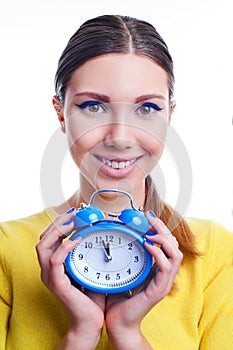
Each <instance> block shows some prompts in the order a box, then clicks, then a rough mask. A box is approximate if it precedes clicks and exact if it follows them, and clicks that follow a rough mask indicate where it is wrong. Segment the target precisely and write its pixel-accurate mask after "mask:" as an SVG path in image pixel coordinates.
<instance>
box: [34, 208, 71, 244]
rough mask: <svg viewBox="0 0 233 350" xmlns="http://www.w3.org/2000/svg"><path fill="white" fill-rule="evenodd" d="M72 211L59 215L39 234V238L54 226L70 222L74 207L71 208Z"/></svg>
mask: <svg viewBox="0 0 233 350" xmlns="http://www.w3.org/2000/svg"><path fill="white" fill-rule="evenodd" d="M72 209H73V210H72V211H68V212H66V213H64V214H61V215H59V216H58V217H57V218H56V219H55V220H54V221H53V222H52V223H51V224H50V225H49V226H48V227H47V229H46V230H45V231H44V232H43V233H42V234H41V235H40V239H43V238H44V237H45V236H46V235H47V234H49V233H50V232H51V231H53V230H54V229H55V228H57V227H60V226H61V225H64V226H67V224H66V223H68V224H69V223H71V222H72V219H73V216H74V211H75V209H74V208H72Z"/></svg>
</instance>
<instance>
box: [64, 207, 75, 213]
mask: <svg viewBox="0 0 233 350" xmlns="http://www.w3.org/2000/svg"><path fill="white" fill-rule="evenodd" d="M74 210H75V208H74V207H73V208H70V209H69V210H67V212H66V214H70V213H73V211H74Z"/></svg>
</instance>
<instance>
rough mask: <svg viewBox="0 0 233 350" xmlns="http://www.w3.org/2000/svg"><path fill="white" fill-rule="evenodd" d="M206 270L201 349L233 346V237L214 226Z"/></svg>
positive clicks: (222, 348)
mask: <svg viewBox="0 0 233 350" xmlns="http://www.w3.org/2000/svg"><path fill="white" fill-rule="evenodd" d="M210 231H212V232H209V237H211V238H210V240H209V247H208V253H207V256H206V258H207V265H206V266H205V270H204V276H203V277H204V283H205V285H204V286H203V288H204V305H203V312H202V316H201V319H200V322H199V332H200V333H199V335H200V347H199V349H200V350H209V349H211V350H219V349H221V350H231V349H232V345H233V234H232V233H231V232H228V231H227V230H225V229H224V228H222V227H221V226H219V225H216V224H212V225H211V227H210Z"/></svg>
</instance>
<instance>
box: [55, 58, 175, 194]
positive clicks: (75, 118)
mask: <svg viewBox="0 0 233 350" xmlns="http://www.w3.org/2000/svg"><path fill="white" fill-rule="evenodd" d="M61 115H62V117H61ZM170 116H171V107H170V102H169V90H168V78H167V73H166V72H165V71H164V70H163V69H162V68H161V67H160V66H158V65H157V64H156V63H154V62H153V61H152V60H150V59H149V58H147V57H145V56H138V55H133V54H107V55H103V56H100V57H97V58H95V59H92V60H89V61H87V62H86V63H85V64H83V65H82V66H81V67H79V68H78V69H77V70H76V71H75V72H74V73H73V75H72V78H71V80H70V82H69V84H68V86H67V90H66V96H65V100H64V104H63V106H62V114H61V113H60V114H59V117H60V120H62V118H64V121H63V122H62V127H63V130H64V131H65V132H66V133H67V137H68V143H69V148H70V152H71V155H72V157H73V159H74V161H75V163H76V165H77V166H78V167H79V169H80V176H81V177H83V178H84V179H85V181H88V183H89V184H90V185H91V186H92V187H93V189H94V190H95V189H103V188H118V189H120V188H122V186H121V184H123V183H125V182H127V183H128V185H129V186H130V187H131V188H132V189H134V190H135V189H137V187H140V186H141V184H144V179H145V177H146V176H147V175H148V173H149V172H150V171H151V170H152V168H153V167H154V166H155V165H156V163H157V162H158V159H159V158H160V156H161V153H162V151H163V148H164V142H165V137H166V131H167V126H168V123H169V121H170ZM124 188H125V186H124Z"/></svg>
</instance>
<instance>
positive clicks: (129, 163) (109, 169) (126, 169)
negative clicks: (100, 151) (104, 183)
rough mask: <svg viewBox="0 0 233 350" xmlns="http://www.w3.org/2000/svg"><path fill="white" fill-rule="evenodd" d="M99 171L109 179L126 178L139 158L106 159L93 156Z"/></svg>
mask: <svg viewBox="0 0 233 350" xmlns="http://www.w3.org/2000/svg"><path fill="white" fill-rule="evenodd" d="M95 158H96V159H97V162H98V164H99V165H100V169H101V171H102V172H103V173H104V174H105V175H107V176H111V177H115V178H122V177H126V176H128V175H129V174H130V173H131V172H132V171H133V169H134V168H135V166H136V163H137V160H138V159H139V158H141V157H135V158H132V157H131V158H124V159H123V158H108V157H101V156H95Z"/></svg>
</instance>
